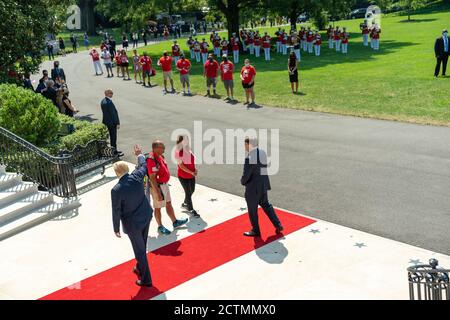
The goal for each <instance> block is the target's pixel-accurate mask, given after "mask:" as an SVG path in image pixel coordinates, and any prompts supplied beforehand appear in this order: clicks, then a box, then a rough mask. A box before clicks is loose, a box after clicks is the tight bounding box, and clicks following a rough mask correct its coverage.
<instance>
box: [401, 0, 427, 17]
mask: <svg viewBox="0 0 450 320" xmlns="http://www.w3.org/2000/svg"><path fill="white" fill-rule="evenodd" d="M401 4H402V5H404V6H405V8H406V10H407V12H408V21H411V13H412V12H413V11H416V10H417V9H420V8H422V7H424V6H426V4H427V0H402V1H401Z"/></svg>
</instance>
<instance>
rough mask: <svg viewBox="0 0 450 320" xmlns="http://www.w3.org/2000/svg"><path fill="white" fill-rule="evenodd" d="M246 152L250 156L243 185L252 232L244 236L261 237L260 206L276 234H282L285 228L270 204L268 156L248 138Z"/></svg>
mask: <svg viewBox="0 0 450 320" xmlns="http://www.w3.org/2000/svg"><path fill="white" fill-rule="evenodd" d="M245 150H246V151H247V153H248V156H247V158H245V165H244V173H243V174H242V178H241V184H242V185H243V186H245V201H246V202H247V207H248V214H249V217H250V222H251V224H252V230H250V231H247V232H244V235H245V236H248V237H259V236H261V231H260V229H259V223H258V205H260V206H261V208H262V209H263V210H264V212H265V213H266V215H267V217H269V219H270V221H271V222H272V224H273V225H274V227H275V231H276V233H281V232H282V231H283V227H282V225H281V223H280V220H279V219H278V217H277V215H276V213H275V210H274V209H273V206H272V205H271V204H270V203H269V198H268V195H267V191H268V190H270V181H269V176H268V175H267V155H266V153H265V152H264V151H263V150H260V149H259V148H258V146H257V141H256V139H250V138H246V139H245Z"/></svg>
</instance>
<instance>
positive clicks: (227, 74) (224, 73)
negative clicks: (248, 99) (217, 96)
mask: <svg viewBox="0 0 450 320" xmlns="http://www.w3.org/2000/svg"><path fill="white" fill-rule="evenodd" d="M233 72H234V64H233V63H232V62H231V61H230V60H228V57H227V56H226V55H223V57H222V63H221V64H220V75H221V78H222V81H223V85H224V86H225V90H226V91H227V98H226V99H225V100H227V101H234V97H233V87H234V83H233Z"/></svg>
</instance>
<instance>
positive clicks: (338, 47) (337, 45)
mask: <svg viewBox="0 0 450 320" xmlns="http://www.w3.org/2000/svg"><path fill="white" fill-rule="evenodd" d="M333 37H334V38H333V39H334V46H335V48H336V52H338V51H341V31H340V30H339V27H336V29H334V35H333Z"/></svg>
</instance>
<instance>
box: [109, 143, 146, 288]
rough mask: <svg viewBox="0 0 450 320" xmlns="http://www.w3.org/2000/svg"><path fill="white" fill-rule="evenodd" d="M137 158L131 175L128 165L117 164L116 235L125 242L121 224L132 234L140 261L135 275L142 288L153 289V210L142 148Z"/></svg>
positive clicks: (136, 151)
mask: <svg viewBox="0 0 450 320" xmlns="http://www.w3.org/2000/svg"><path fill="white" fill-rule="evenodd" d="M134 154H135V155H136V156H137V157H138V168H137V169H136V170H134V171H133V172H132V173H131V174H129V173H128V172H129V168H128V165H127V164H126V163H125V162H123V161H119V162H116V163H115V164H114V171H115V172H116V175H117V177H118V178H119V182H118V183H117V184H116V185H115V186H114V188H113V189H112V190H111V200H112V218H113V227H114V233H115V234H116V236H117V237H118V238H121V234H120V223H121V222H122V229H123V232H124V233H125V234H128V237H129V238H130V241H131V245H132V247H133V251H134V256H135V258H136V260H137V264H136V266H135V267H134V268H133V272H134V273H135V274H136V275H137V276H138V278H139V279H138V280H137V281H136V284H137V285H138V286H145V287H151V286H152V278H151V276H150V268H149V266H148V261H147V238H148V230H149V227H150V221H151V219H152V216H153V209H152V207H151V206H150V203H149V200H148V199H147V197H146V196H145V192H144V187H143V185H144V184H143V181H144V177H145V176H146V175H147V164H146V161H145V156H144V155H143V154H142V148H141V147H140V146H138V145H136V146H134Z"/></svg>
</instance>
